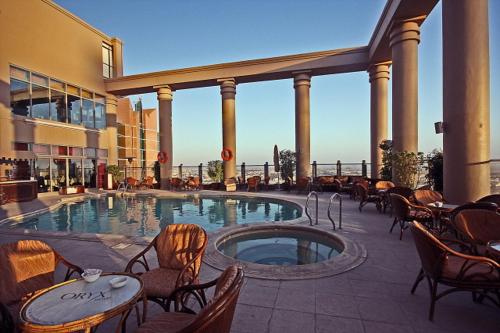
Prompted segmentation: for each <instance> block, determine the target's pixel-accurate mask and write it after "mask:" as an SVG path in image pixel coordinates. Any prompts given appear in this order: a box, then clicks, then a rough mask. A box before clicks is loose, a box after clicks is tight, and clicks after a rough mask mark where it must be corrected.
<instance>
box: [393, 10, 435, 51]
mask: <svg viewBox="0 0 500 333" xmlns="http://www.w3.org/2000/svg"><path fill="white" fill-rule="evenodd" d="M425 17H426V16H425V15H423V16H417V17H412V18H408V19H399V20H395V21H393V22H392V23H391V25H390V27H389V29H388V30H389V39H390V42H389V46H390V47H391V48H392V47H393V46H394V45H395V44H397V43H400V42H402V41H405V40H415V41H417V43H420V25H421V24H422V22H423V21H424V19H425Z"/></svg>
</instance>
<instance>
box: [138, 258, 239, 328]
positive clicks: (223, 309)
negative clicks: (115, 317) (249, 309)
mask: <svg viewBox="0 0 500 333" xmlns="http://www.w3.org/2000/svg"><path fill="white" fill-rule="evenodd" d="M243 281H244V276H243V270H242V269H241V268H240V267H238V266H235V265H233V266H229V267H228V268H226V270H225V271H224V272H223V273H222V274H221V276H220V277H219V278H218V279H216V280H213V281H211V282H208V283H204V284H200V285H191V286H185V287H181V288H179V289H176V290H175V292H174V294H175V296H176V299H178V300H179V302H178V303H176V307H177V310H179V311H180V312H168V313H162V314H160V315H158V316H156V317H154V318H152V319H151V320H150V321H146V322H145V323H144V324H143V325H142V326H141V327H139V329H138V330H137V331H136V333H174V332H176V333H229V331H230V330H231V324H232V321H233V315H234V310H235V308H236V302H237V301H238V296H239V293H240V290H241V287H242V285H243ZM212 286H215V292H214V297H213V298H212V299H211V300H210V301H209V302H207V300H206V297H205V289H207V288H210V287H212ZM188 296H194V299H195V300H197V301H198V303H199V306H200V307H201V310H200V311H199V312H198V314H196V313H195V312H194V311H193V310H192V309H191V308H189V307H188V306H187V304H186V303H188V302H187V301H188V300H189V297H188Z"/></svg>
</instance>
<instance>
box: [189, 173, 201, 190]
mask: <svg viewBox="0 0 500 333" xmlns="http://www.w3.org/2000/svg"><path fill="white" fill-rule="evenodd" d="M186 189H188V190H192V191H193V190H199V189H200V177H198V176H196V177H189V178H188V179H187V181H186Z"/></svg>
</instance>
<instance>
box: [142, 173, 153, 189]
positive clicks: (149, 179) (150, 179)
mask: <svg viewBox="0 0 500 333" xmlns="http://www.w3.org/2000/svg"><path fill="white" fill-rule="evenodd" d="M153 180H154V178H153V177H151V176H147V177H146V178H145V179H144V180H143V181H142V182H141V183H140V184H139V187H140V188H149V189H152V188H153Z"/></svg>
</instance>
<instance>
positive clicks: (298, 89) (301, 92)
mask: <svg viewBox="0 0 500 333" xmlns="http://www.w3.org/2000/svg"><path fill="white" fill-rule="evenodd" d="M293 74H294V77H293V87H294V88H295V153H296V154H297V174H296V179H298V178H299V177H309V176H311V124H310V123H311V120H310V110H309V89H310V87H311V74H310V72H298V73H293Z"/></svg>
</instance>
